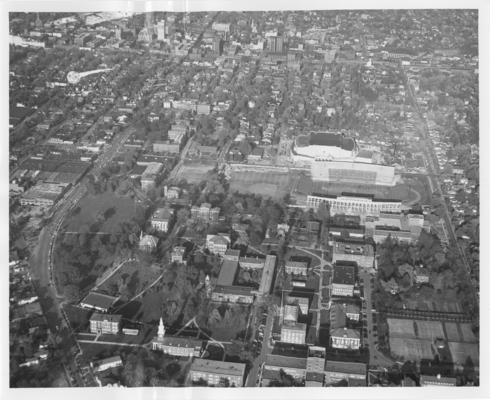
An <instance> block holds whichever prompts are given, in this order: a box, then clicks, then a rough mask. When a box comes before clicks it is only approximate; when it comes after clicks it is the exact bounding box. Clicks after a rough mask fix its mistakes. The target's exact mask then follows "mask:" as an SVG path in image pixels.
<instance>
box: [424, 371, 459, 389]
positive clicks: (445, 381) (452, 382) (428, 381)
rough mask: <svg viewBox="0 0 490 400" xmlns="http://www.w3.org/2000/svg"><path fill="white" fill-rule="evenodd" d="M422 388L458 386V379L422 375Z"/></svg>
mask: <svg viewBox="0 0 490 400" xmlns="http://www.w3.org/2000/svg"><path fill="white" fill-rule="evenodd" d="M420 386H456V378H450V377H447V376H441V375H440V374H439V375H436V376H431V375H420Z"/></svg>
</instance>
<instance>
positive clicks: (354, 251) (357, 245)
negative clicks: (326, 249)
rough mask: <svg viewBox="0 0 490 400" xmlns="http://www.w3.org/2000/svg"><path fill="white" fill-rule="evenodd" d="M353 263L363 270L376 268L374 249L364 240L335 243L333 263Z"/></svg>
mask: <svg viewBox="0 0 490 400" xmlns="http://www.w3.org/2000/svg"><path fill="white" fill-rule="evenodd" d="M337 261H353V262H356V263H357V265H358V266H359V267H361V268H364V269H367V270H370V269H372V268H373V267H374V248H373V246H372V245H370V244H368V243H365V242H364V241H362V240H359V241H357V240H356V241H354V240H346V241H344V240H341V241H336V240H334V242H333V249H332V262H334V263H335V262H337Z"/></svg>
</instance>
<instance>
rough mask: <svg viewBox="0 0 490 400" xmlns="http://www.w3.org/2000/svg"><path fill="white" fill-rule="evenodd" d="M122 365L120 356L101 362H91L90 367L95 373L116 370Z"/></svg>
mask: <svg viewBox="0 0 490 400" xmlns="http://www.w3.org/2000/svg"><path fill="white" fill-rule="evenodd" d="M122 365H123V362H122V359H121V356H114V357H109V358H104V359H102V360H98V361H93V362H91V363H90V366H91V367H92V368H93V369H94V370H95V372H102V371H106V370H108V369H110V368H117V367H120V366H122Z"/></svg>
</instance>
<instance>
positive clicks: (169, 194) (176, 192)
mask: <svg viewBox="0 0 490 400" xmlns="http://www.w3.org/2000/svg"><path fill="white" fill-rule="evenodd" d="M163 190H164V196H165V198H166V199H169V200H173V199H178V198H179V196H180V188H179V187H178V186H170V187H169V188H167V186H165V187H164V188H163Z"/></svg>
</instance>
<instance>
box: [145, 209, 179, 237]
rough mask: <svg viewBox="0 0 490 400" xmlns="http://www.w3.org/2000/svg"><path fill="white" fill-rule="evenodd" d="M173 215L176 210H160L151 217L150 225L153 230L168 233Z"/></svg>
mask: <svg viewBox="0 0 490 400" xmlns="http://www.w3.org/2000/svg"><path fill="white" fill-rule="evenodd" d="M173 215H174V210H172V209H171V208H158V209H157V210H156V211H155V212H154V213H153V215H152V216H151V220H150V223H151V226H152V228H154V229H156V230H157V231H160V232H167V231H168V227H169V225H170V223H171V222H172V217H173Z"/></svg>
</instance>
